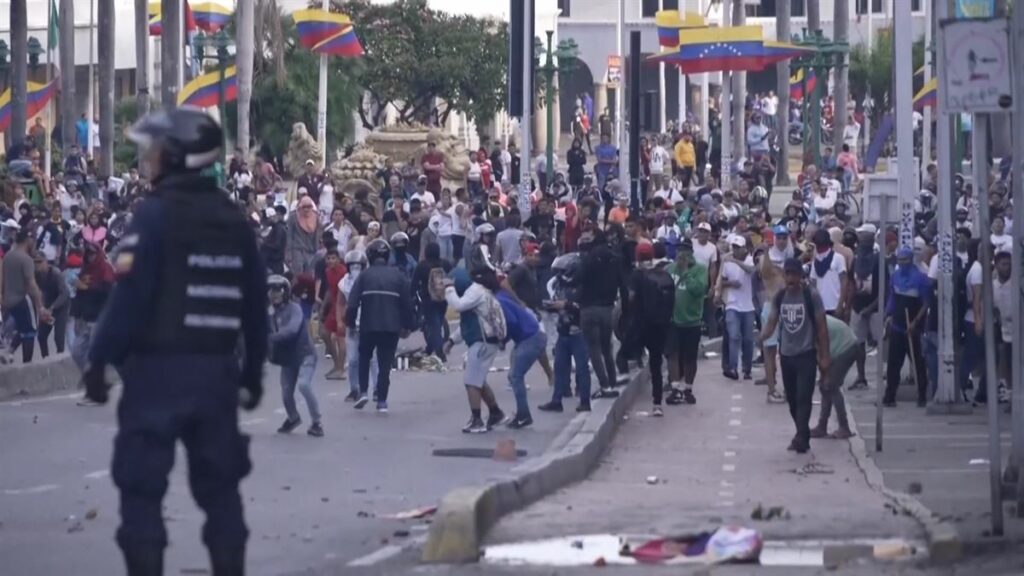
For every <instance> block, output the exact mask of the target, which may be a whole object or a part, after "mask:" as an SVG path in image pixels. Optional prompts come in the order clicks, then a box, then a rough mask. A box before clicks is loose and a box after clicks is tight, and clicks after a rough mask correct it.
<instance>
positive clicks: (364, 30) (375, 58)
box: [312, 0, 508, 129]
mask: <svg viewBox="0 0 1024 576" xmlns="http://www.w3.org/2000/svg"><path fill="white" fill-rule="evenodd" d="M312 5H316V6H319V2H316V1H314V2H313V3H312ZM333 8H334V9H335V10H336V11H341V12H343V13H345V14H348V15H349V16H351V17H352V20H353V22H355V27H356V33H357V35H358V36H359V40H360V41H361V42H362V44H363V48H364V49H365V50H366V55H365V56H363V57H362V58H361V59H360V60H361V62H362V64H363V66H364V67H363V69H362V74H361V76H360V81H361V84H362V85H363V86H364V87H365V88H366V90H367V91H368V92H369V96H370V98H369V100H370V106H369V107H368V108H367V107H361V109H360V115H361V118H362V122H363V125H364V126H365V127H366V128H371V129H372V128H374V127H376V126H378V125H380V124H381V122H382V120H383V114H384V110H385V108H386V107H387V105H388V104H393V105H395V106H396V108H397V109H398V111H399V119H400V121H402V122H412V121H420V122H424V123H432V121H438V122H444V120H446V119H447V117H448V114H450V113H451V112H464V113H465V114H466V115H468V116H469V117H470V118H471V119H473V120H475V121H476V122H477V123H478V124H486V123H487V122H489V121H490V120H491V119H492V118H494V116H495V114H496V113H497V111H498V110H500V109H501V108H503V107H504V104H505V97H506V93H507V86H506V75H505V71H506V69H507V68H508V30H507V27H506V25H505V24H504V23H502V22H497V21H494V20H487V19H481V18H475V17H471V16H464V15H458V16H457V15H452V14H448V13H446V12H441V11H438V10H433V9H431V8H429V7H428V6H427V2H426V0H396V1H395V2H391V3H386V4H381V3H371V2H370V1H369V0H344V1H335V2H333ZM436 98H440V99H442V100H443V101H444V102H445V103H446V105H442V106H441V109H440V110H437V111H436V116H437V117H436V118H432V115H433V114H434V113H435V111H434V105H435V99H436Z"/></svg>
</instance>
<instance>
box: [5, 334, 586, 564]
mask: <svg viewBox="0 0 1024 576" xmlns="http://www.w3.org/2000/svg"><path fill="white" fill-rule="evenodd" d="M408 342H412V340H410V341H408ZM327 364H328V361H326V360H324V359H321V361H320V363H319V365H318V375H319V376H318V379H317V381H316V384H315V386H314V388H315V390H316V391H317V393H318V396H319V399H320V404H321V410H322V412H323V414H324V417H323V425H324V429H325V431H326V437H325V438H322V439H314V438H311V437H308V436H307V435H306V434H305V428H306V425H307V424H308V413H307V412H306V408H305V404H304V402H303V401H302V400H298V401H297V402H298V404H299V411H300V413H302V415H303V417H304V419H306V422H305V423H304V425H303V427H302V428H301V429H300V430H298V431H296V433H293V434H292V435H288V436H286V435H280V434H277V433H276V429H277V427H278V425H279V424H280V423H281V422H282V421H283V420H284V411H283V409H282V408H281V401H280V395H279V393H278V384H277V382H278V381H277V373H276V370H272V371H269V372H268V376H267V378H266V384H265V385H266V390H267V392H266V396H265V397H264V402H263V405H262V406H261V407H260V408H259V409H258V410H257V411H256V412H254V413H251V414H250V413H243V414H242V416H241V419H242V424H243V428H244V430H245V432H246V433H248V434H250V435H251V436H252V460H253V463H254V471H253V473H252V474H251V475H250V476H249V477H248V478H247V479H246V480H245V481H244V482H243V484H242V494H243V497H244V501H245V505H246V520H247V522H248V525H249V528H250V531H251V534H250V538H249V550H248V568H249V573H250V574H255V575H263V574H266V575H278V574H286V573H288V574H290V573H303V572H307V571H309V570H311V569H313V570H315V569H317V568H318V567H321V566H327V565H331V566H337V565H340V566H346V565H348V564H349V563H350V562H353V561H356V562H357V563H360V559H362V561H361V562H362V563H363V564H375V563H376V562H377V561H378V560H380V559H383V558H387V557H389V556H390V555H395V554H397V553H399V552H401V550H402V546H404V545H405V543H406V542H415V541H416V539H417V538H418V537H421V536H422V535H423V534H424V531H425V529H426V527H427V525H426V523H425V522H423V521H400V520H395V519H387V518H383V517H382V516H385V515H389V514H395V513H398V512H402V511H406V510H409V509H414V508H418V507H422V506H429V505H435V504H437V503H438V502H439V500H440V498H441V497H442V496H443V495H444V494H446V493H447V492H448V491H449V490H451V489H453V488H456V487H459V486H466V485H472V484H474V483H479V482H482V481H484V480H486V479H487V478H488V477H490V476H493V475H496V474H500V473H503V472H505V471H507V470H508V469H509V468H511V467H512V466H514V465H515V464H514V463H505V462H496V461H493V460H491V459H489V458H441V457H435V456H433V455H432V450H433V449H436V448H493V447H494V444H495V443H496V442H497V441H498V440H499V439H501V438H514V439H515V440H516V442H517V446H518V448H520V449H525V450H527V451H528V456H527V457H529V456H534V455H539V454H540V453H542V452H543V451H544V450H545V449H546V448H547V446H548V445H549V444H550V442H551V441H552V440H553V439H554V437H555V436H556V435H557V434H558V433H559V432H560V431H561V429H562V428H563V426H564V425H565V424H566V423H567V422H568V421H569V420H570V419H571V418H572V417H573V416H574V415H575V414H574V413H566V414H562V415H548V414H544V413H539V412H536V411H535V412H534V418H535V421H536V423H535V425H534V427H533V428H531V429H527V430H523V431H518V432H512V431H509V430H501V431H495V432H492V433H490V434H487V435H481V436H468V435H464V434H462V433H461V427H462V425H463V424H464V423H465V421H466V419H467V418H468V408H467V404H466V400H465V392H464V388H463V386H462V384H461V374H462V372H461V369H460V368H461V351H460V350H459V349H458V348H457V349H456V351H455V353H454V354H453V356H452V360H451V362H450V364H451V365H452V366H454V367H455V369H454V370H452V371H450V372H448V373H443V374H441V373H419V372H400V373H395V374H393V377H392V389H391V398H390V401H389V404H390V409H391V412H390V414H387V415H379V414H377V413H376V412H374V411H372V410H365V411H362V412H356V411H354V410H353V409H352V407H351V405H350V404H346V403H344V402H343V398H344V396H345V394H346V393H347V387H348V384H347V382H336V381H332V382H328V381H326V380H324V379H323V378H322V375H323V373H324V372H325V371H326V369H327ZM495 366H498V367H504V366H508V357H507V354H502V355H501V356H500V357H499V359H498V360H497V361H496V363H495ZM491 382H492V383H494V384H497V386H495V389H496V391H497V393H498V396H499V401H500V403H501V405H502V406H503V407H504V408H505V409H506V411H509V412H511V411H512V410H514V403H513V401H512V398H511V392H510V391H509V390H508V389H507V386H506V383H507V373H506V372H499V373H495V374H494V375H493V379H492V380H491ZM528 382H529V383H530V384H531V385H532V391H531V393H530V399H531V404H532V405H534V406H536V405H537V404H540V403H542V402H544V401H546V400H547V399H549V392H548V386H547V383H546V379H545V378H544V376H543V373H542V372H541V371H540V369H539V367H535V368H534V369H533V370H532V371H531V373H530V375H529V378H528ZM76 400H77V396H72V395H63V396H54V397H46V398H36V399H28V400H23V401H19V402H7V403H0V558H2V559H3V560H2V563H3V564H2V567H0V573H2V574H4V575H12V576H22V575H25V576H28V575H32V576H49V575H54V576H58V575H67V574H82V575H85V574H89V575H92V574H119V573H123V565H122V560H121V556H120V553H119V551H118V549H117V547H116V544H115V542H114V531H115V529H116V527H117V524H118V499H117V493H116V490H115V488H114V486H113V484H112V482H111V480H110V477H109V473H108V469H109V464H110V459H111V449H112V439H113V436H114V433H115V431H116V422H115V405H116V402H114V401H112V402H111V404H110V405H108V406H106V407H102V408H83V407H79V406H77V405H76ZM184 462H185V458H184V453H183V452H182V451H181V450H179V454H178V457H177V459H176V466H175V469H174V472H173V473H172V479H171V485H170V491H169V493H168V495H167V498H166V499H165V502H164V503H165V512H164V514H165V517H166V522H167V527H168V531H169V534H170V540H171V544H170V547H169V548H168V550H167V555H166V573H167V574H181V573H204V572H201V571H200V570H205V569H207V561H206V552H205V549H204V548H203V547H202V544H201V540H200V529H201V526H202V523H203V520H204V518H203V514H202V512H201V511H200V510H199V509H198V508H197V507H196V506H195V504H194V503H193V501H192V498H191V495H190V493H189V491H188V482H187V476H186V466H185V465H184V464H183V463H184ZM396 531H398V532H399V535H397V536H396ZM402 531H404V532H402ZM406 534H407V535H406Z"/></svg>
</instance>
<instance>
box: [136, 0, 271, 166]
mask: <svg viewBox="0 0 1024 576" xmlns="http://www.w3.org/2000/svg"><path fill="white" fill-rule="evenodd" d="M143 1H144V0H143ZM253 3H254V0H238V5H237V7H236V9H235V23H236V28H237V31H236V38H237V44H236V50H235V61H236V65H237V66H238V132H237V134H238V137H237V142H236V145H237V146H238V148H239V149H240V150H241V151H242V155H243V157H244V156H248V155H249V112H250V110H251V107H252V67H253V56H254V54H255V34H256V23H255V18H254V16H255V14H254V12H255V6H254V4H253Z"/></svg>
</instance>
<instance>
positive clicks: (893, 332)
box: [882, 246, 932, 408]
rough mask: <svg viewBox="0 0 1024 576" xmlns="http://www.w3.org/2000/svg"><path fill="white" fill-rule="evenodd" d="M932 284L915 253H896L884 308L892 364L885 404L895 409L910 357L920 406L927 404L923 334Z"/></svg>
mask: <svg viewBox="0 0 1024 576" xmlns="http://www.w3.org/2000/svg"><path fill="white" fill-rule="evenodd" d="M931 293H932V283H931V281H929V280H928V276H927V275H925V273H924V272H921V269H920V268H918V267H917V265H916V264H914V250H913V248H911V247H909V246H903V247H902V248H900V249H899V250H897V251H896V270H895V271H894V272H893V275H892V279H891V283H890V284H889V298H888V301H887V302H886V306H885V325H886V328H888V330H889V361H888V367H887V370H886V375H885V380H886V382H885V397H884V398H883V402H882V403H883V404H884V405H885V406H887V407H890V408H892V407H895V406H896V389H897V388H899V385H900V371H901V370H902V369H903V361H904V360H905V359H906V357H907V354H912V355H913V362H914V363H913V366H914V370H915V376H916V380H917V405H918V406H924V405H925V404H927V402H928V400H927V396H926V391H927V389H928V378H927V377H926V374H925V364H924V356H923V355H922V354H921V330H922V328H923V323H924V318H925V317H926V316H927V315H928V302H929V301H930V300H931Z"/></svg>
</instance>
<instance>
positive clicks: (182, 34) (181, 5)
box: [174, 0, 188, 94]
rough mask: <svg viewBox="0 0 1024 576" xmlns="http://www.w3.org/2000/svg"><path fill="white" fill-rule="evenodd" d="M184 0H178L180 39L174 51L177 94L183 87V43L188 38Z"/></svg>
mask: <svg viewBox="0 0 1024 576" xmlns="http://www.w3.org/2000/svg"><path fill="white" fill-rule="evenodd" d="M185 1H186V0H178V34H179V36H178V38H179V39H180V45H179V46H178V48H177V49H176V50H175V51H174V53H175V54H177V56H178V78H177V82H178V94H181V89H182V88H184V87H185V44H187V41H186V38H188V22H186V21H187V20H188V18H186V16H185Z"/></svg>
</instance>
